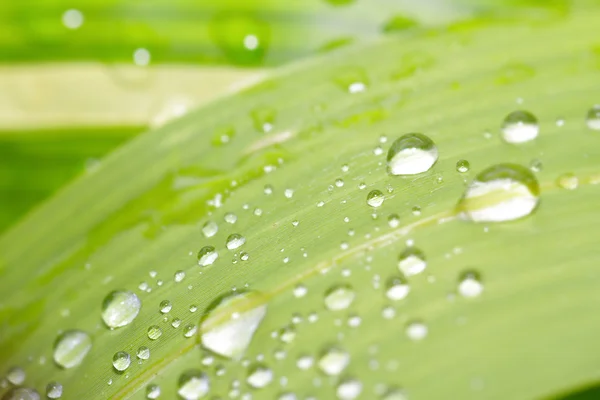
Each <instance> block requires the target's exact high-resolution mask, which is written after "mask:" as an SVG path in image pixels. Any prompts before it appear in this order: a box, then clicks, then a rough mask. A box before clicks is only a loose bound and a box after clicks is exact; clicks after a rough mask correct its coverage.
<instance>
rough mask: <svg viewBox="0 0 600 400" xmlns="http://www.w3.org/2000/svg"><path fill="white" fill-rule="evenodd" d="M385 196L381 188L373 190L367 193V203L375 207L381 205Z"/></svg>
mask: <svg viewBox="0 0 600 400" xmlns="http://www.w3.org/2000/svg"><path fill="white" fill-rule="evenodd" d="M384 200H385V196H384V195H383V193H382V192H381V191H380V190H371V191H370V192H369V194H368V195H367V204H368V205H369V206H371V207H373V208H377V207H381V205H382V204H383V201H384Z"/></svg>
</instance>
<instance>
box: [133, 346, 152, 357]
mask: <svg viewBox="0 0 600 400" xmlns="http://www.w3.org/2000/svg"><path fill="white" fill-rule="evenodd" d="M136 356H137V358H139V359H140V360H147V359H149V358H150V349H149V348H147V347H146V346H141V347H140V348H138V349H137V352H136Z"/></svg>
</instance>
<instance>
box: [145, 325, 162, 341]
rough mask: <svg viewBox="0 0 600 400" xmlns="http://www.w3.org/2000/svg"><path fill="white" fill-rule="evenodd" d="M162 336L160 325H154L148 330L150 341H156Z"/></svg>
mask: <svg viewBox="0 0 600 400" xmlns="http://www.w3.org/2000/svg"><path fill="white" fill-rule="evenodd" d="M161 335H162V329H160V327H159V326H158V325H152V326H151V327H149V328H148V338H149V339H150V340H156V339H158V338H159V337H161Z"/></svg>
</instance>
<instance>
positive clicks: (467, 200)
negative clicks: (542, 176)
mask: <svg viewBox="0 0 600 400" xmlns="http://www.w3.org/2000/svg"><path fill="white" fill-rule="evenodd" d="M539 196H540V187H539V183H538V181H537V178H536V177H535V175H533V173H532V172H531V170H529V169H528V168H525V167H523V166H521V165H518V164H498V165H494V166H492V167H489V168H488V169H486V170H484V171H482V172H481V173H480V174H479V175H477V176H476V177H475V180H474V181H473V182H472V183H471V184H470V185H469V186H468V187H467V189H466V191H465V193H464V194H463V197H462V198H461V199H460V201H459V203H458V211H459V212H460V216H461V217H462V218H463V219H468V220H471V221H474V222H503V221H512V220H515V219H519V218H523V217H525V216H527V215H529V214H531V213H532V212H533V211H534V210H535V208H536V207H537V205H538V203H539Z"/></svg>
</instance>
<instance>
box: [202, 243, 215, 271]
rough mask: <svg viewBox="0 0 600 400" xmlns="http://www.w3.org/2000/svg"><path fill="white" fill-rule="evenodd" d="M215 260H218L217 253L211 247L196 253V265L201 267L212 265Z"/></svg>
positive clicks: (205, 247)
mask: <svg viewBox="0 0 600 400" xmlns="http://www.w3.org/2000/svg"><path fill="white" fill-rule="evenodd" d="M217 258H219V253H218V252H217V250H215V248H214V247H213V246H204V247H203V248H201V249H200V251H199V252H198V265H199V266H201V267H206V266H208V265H212V264H213V263H214V262H215V261H216V260H217Z"/></svg>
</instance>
